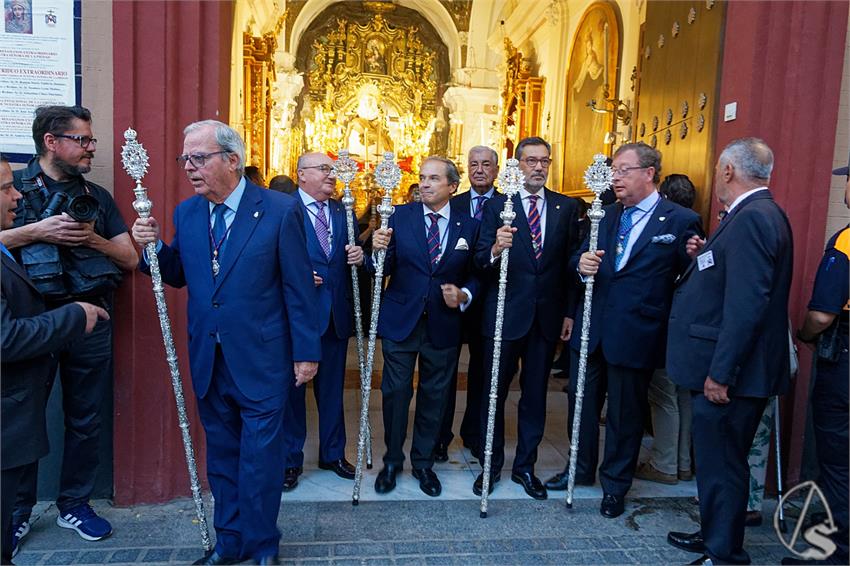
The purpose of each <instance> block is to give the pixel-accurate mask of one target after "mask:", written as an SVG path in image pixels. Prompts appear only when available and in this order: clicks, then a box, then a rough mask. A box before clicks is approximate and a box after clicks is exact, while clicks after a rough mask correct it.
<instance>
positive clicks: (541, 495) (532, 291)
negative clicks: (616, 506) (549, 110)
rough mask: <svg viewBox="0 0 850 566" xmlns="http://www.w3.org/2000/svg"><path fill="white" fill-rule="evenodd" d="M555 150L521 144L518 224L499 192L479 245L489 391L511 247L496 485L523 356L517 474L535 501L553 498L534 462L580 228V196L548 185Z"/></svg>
mask: <svg viewBox="0 0 850 566" xmlns="http://www.w3.org/2000/svg"><path fill="white" fill-rule="evenodd" d="M550 154H551V151H550V146H549V144H548V143H547V142H546V141H545V140H543V139H542V138H538V137H532V138H525V139H523V140H522V141H520V142H519V144H517V147H516V150H515V152H514V155H515V157H516V158H517V159H518V160H519V167H520V169H521V170H522V172H523V174H524V175H525V186H524V187H523V188H522V189H520V191H519V193H517V194H515V195H514V196H513V201H514V210H515V211H516V213H517V216H516V220H514V223H513V227H504V226H502V220H501V219H500V218H499V213H500V212H501V211H502V209H503V208H504V203H505V199H506V198H507V197H506V196H505V195H496V196H494V197H493V198H492V199H491V201H490V202H488V204H487V207H486V208H485V209H484V212H483V220H482V223H481V237H480V238H479V240H478V244H477V245H476V247H475V263H476V264H477V266H478V267H479V268H480V269H481V270H482V271H483V273H484V276H483V279H484V281H483V286H484V291H483V302H484V307H483V308H484V315H483V326H482V331H483V333H484V337H485V338H484V389H483V390H484V391H489V390H490V382H491V378H492V365H493V345H494V328H495V321H496V302H497V295H498V288H499V265H500V258H501V255H502V252H503V251H504V250H505V249H507V248H511V252H510V262H509V265H508V282H509V283H508V286H509V287H508V288H509V291H508V294H507V300H506V302H505V312H504V330H503V332H502V357H501V363H500V366H499V367H500V371H499V394H498V404H497V409H496V425H495V434H494V437H493V456H492V462H491V466H492V468H491V478H490V487H491V488H492V487H493V486H494V484H495V483H496V482H498V481H499V480H500V479H501V469H502V466H503V465H504V463H505V420H504V408H505V399H506V398H507V396H508V389H509V387H510V383H511V380H512V379H513V370H514V369H515V368H516V367H517V365H518V361H519V360H522V375H521V376H520V389H521V391H522V394H521V397H520V400H519V415H518V418H517V428H518V430H517V433H518V434H517V448H516V455H515V457H514V463H513V469H512V473H511V479H512V480H513V481H514V482H516V483H518V484H520V485H522V487H523V489H524V490H525V492H526V493H527V494H528V495H529V496H531V497H533V498H534V499H546V497H547V494H546V488H545V487H544V486H543V484H542V483H541V481H540V480H539V479H538V478H537V476H535V475H534V464H535V463H536V461H537V446H538V445H539V444H540V441H541V440H542V438H543V428H544V426H545V424H546V390H547V382H548V379H549V373H550V371H551V369H552V360H553V358H554V356H555V346H556V345H557V341H558V340H559V339H560V340H566V339H568V338H569V336H570V332H571V330H572V319H571V318H569V317H570V316H571V313H570V312H569V310H570V309H569V305H570V304H571V301H570V300H569V299H570V293H571V289H572V288H573V280H572V278H571V277H569V275H568V273H567V258H569V257H570V254H571V253H572V252H573V250H574V249H575V248H576V247H577V242H576V239H577V238H576V231H577V228H578V224H577V209H578V206H577V204H576V201H575V200H574V199H571V198H569V197H566V196H564V195H561V194H558V193H556V192H554V191H552V190H550V189H547V188H546V187H545V185H546V180H547V179H548V176H549V166H550V165H551V163H552V159H551V156H550ZM487 413H488V403H482V404H481V411H480V421H479V427H480V438H481V440H484V439H485V438H486V432H487ZM483 481H484V477H483V473H482V474H479V475H478V478H477V479H476V480H475V483H474V484H473V486H472V490H473V492H474V493H475V494H476V495H481V491H482V489H483Z"/></svg>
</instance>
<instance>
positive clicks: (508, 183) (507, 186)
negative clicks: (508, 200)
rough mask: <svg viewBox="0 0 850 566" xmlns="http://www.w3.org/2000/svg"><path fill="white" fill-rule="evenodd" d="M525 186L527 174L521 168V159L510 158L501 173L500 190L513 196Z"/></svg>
mask: <svg viewBox="0 0 850 566" xmlns="http://www.w3.org/2000/svg"><path fill="white" fill-rule="evenodd" d="M524 186H525V175H524V174H523V172H522V171H521V170H520V168H519V161H517V160H516V159H514V158H511V159H508V160H507V161H506V162H505V168H504V169H502V172H501V173H499V190H500V191H502V192H503V193H505V194H506V195H508V196H509V197H512V196H514V195H515V194H516V193H518V192H519V190H520V189H521V188H523V187H524Z"/></svg>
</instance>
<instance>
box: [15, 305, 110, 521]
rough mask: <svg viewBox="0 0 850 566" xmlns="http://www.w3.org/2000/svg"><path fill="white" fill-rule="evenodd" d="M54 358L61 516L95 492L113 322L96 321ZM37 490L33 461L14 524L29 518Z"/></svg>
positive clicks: (86, 500) (24, 480) (17, 507)
mask: <svg viewBox="0 0 850 566" xmlns="http://www.w3.org/2000/svg"><path fill="white" fill-rule="evenodd" d="M58 358H59V379H60V380H61V381H62V410H63V412H64V413H65V444H64V449H63V452H62V472H61V475H60V477H59V497H57V498H56V507H58V509H59V512H60V513H64V512H65V511H67V510H69V509H73V508H74V507H76V506H78V505H81V504H83V503H86V502H88V500H89V498H90V497H91V494H92V491H94V482H95V477H96V475H97V467H98V464H99V457H98V447H99V443H100V428H101V427H100V423H101V414H100V407H101V404H102V403H103V396H104V392H105V391H107V390H108V386H109V381H110V380H111V379H112V323H111V322H103V321H101V322H99V323H98V324H97V326H95V327H94V331H93V332H92V333H91V334H86V335H84V336H82V337H80V338H77V339H76V340H74V341H72V342H71V343H70V344H69V345H68V346H67V347H66V348H65V349H64V350H62V352H60V354H59V356H58ZM56 448H58V447H55V446H54V447H53V449H56ZM37 486H38V462H33V463H32V464H31V465H29V466H27V469H26V470H25V471H24V475H23V478H21V483H20V487H19V488H18V500H17V502H16V503H15V511H14V517H15V520H16V521H24V520H27V519H29V516H30V514H31V513H32V508H33V505H35V502H36V496H37V493H36V491H37Z"/></svg>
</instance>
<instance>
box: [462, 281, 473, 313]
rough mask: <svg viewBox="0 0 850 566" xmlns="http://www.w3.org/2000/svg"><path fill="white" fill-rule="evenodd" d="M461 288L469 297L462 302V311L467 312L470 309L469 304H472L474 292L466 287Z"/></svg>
mask: <svg viewBox="0 0 850 566" xmlns="http://www.w3.org/2000/svg"><path fill="white" fill-rule="evenodd" d="M460 290H461V291H463V292H464V293H466V296H467V297H469V298H468V299H467V300H465V301H464V302H462V303H461V304H460V312H466V309H468V308H469V305H471V304H472V292H471V291H470V290H469V289H467V288H466V287H461V288H460Z"/></svg>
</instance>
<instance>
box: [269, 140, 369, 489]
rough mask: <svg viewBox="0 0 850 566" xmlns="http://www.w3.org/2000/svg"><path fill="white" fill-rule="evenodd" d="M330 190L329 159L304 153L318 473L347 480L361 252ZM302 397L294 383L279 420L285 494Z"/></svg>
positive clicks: (298, 448)
mask: <svg viewBox="0 0 850 566" xmlns="http://www.w3.org/2000/svg"><path fill="white" fill-rule="evenodd" d="M335 190H336V175H335V174H334V170H333V161H332V160H331V158H330V157H328V156H327V155H325V154H324V153H307V154H304V155H302V156H301V157H300V158H299V159H298V190H297V191H296V193H295V194H296V195H297V197H298V200H299V201H300V202H299V205H300V207H301V212H302V214H303V216H304V233H305V234H306V236H307V252H308V253H309V254H310V262H311V263H312V265H313V280H314V283H315V285H316V287H317V289H318V292H319V298H318V302H317V303H316V304H315V308H316V310H317V312H318V316H319V330H320V331H321V332H322V361H321V363H320V364H319V371H318V373H317V374H316V378H315V379H314V380H313V393H314V395H315V397H316V406H317V407H318V410H319V468H320V469H322V470H331V471H333V472H334V473H335V474H336V475H338V476H339V477H341V478H343V479H347V480H352V479H354V466H352V465H351V464H350V463H349V462H348V461H347V460H346V459H345V420H344V418H343V409H342V394H343V385H344V381H345V355H346V353H347V351H348V339H349V338H350V337H351V334H352V331H353V321H352V313H353V312H354V310H353V306H352V300H351V297H352V295H351V273H350V271H349V269H350V268H349V265H362V263H363V250H362V248H361V247H360V246H356V245H355V246H349V245H348V228H347V224H346V221H345V208H343V206H342V205H341V204H340V203H339V202H337V201H335V200H333V199H332V198H331V197H332V196H333V194H334V191H335ZM354 225H355V226H356V225H357V223H356V222H355V223H354ZM355 238H356V235H355ZM305 396H306V391H305V388H304V387H297V386H296V385H295V383H294V382H293V383H292V388H291V390H290V392H289V404H288V407H287V411H286V417H285V419H284V438H285V439H286V447H287V457H286V473H285V474H284V482H283V490H284V491H290V490H292V489H295V486H296V485H298V476H299V475H300V474H301V471H302V469H303V465H304V442H305V440H306V439H307V411H306V403H305Z"/></svg>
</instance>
